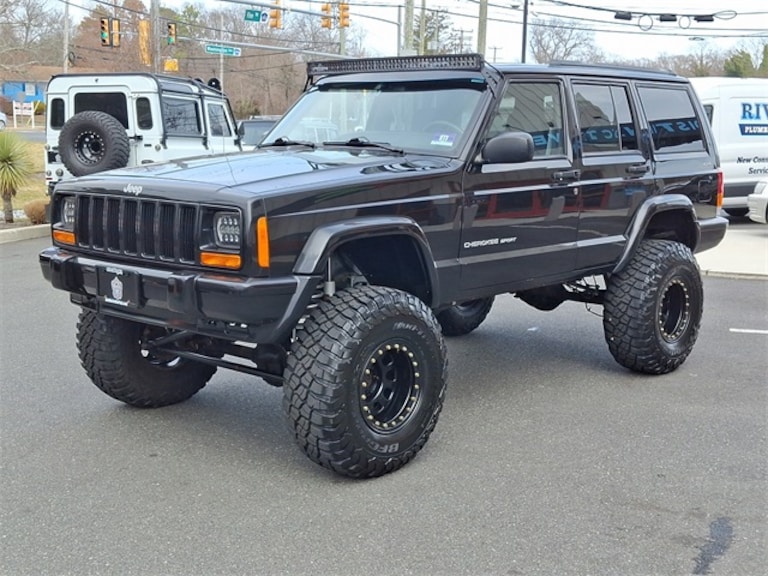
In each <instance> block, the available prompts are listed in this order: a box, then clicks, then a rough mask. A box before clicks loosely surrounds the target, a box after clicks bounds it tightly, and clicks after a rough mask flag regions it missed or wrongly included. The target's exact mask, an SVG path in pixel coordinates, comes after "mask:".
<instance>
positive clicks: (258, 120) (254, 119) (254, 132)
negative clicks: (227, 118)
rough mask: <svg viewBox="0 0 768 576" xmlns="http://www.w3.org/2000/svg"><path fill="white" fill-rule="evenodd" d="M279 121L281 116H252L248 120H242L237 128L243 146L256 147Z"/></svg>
mask: <svg viewBox="0 0 768 576" xmlns="http://www.w3.org/2000/svg"><path fill="white" fill-rule="evenodd" d="M278 120H280V116H251V117H250V118H248V120H241V121H240V124H238V126H237V133H238V134H240V143H241V145H242V146H256V145H257V144H258V143H259V142H261V140H262V138H264V135H265V134H266V133H267V132H269V131H270V129H271V128H272V126H274V125H275V124H276V123H277V121H278Z"/></svg>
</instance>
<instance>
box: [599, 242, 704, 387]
mask: <svg viewBox="0 0 768 576" xmlns="http://www.w3.org/2000/svg"><path fill="white" fill-rule="evenodd" d="M703 303H704V291H703V287H702V282H701V275H700V273H699V267H698V265H697V264H696V260H695V259H694V257H693V254H692V253H691V251H690V249H689V248H688V247H687V246H685V245H684V244H681V243H679V242H673V241H670V240H644V241H643V242H642V243H641V244H640V246H639V247H638V249H637V252H636V253H635V255H634V256H633V257H632V259H631V260H630V261H629V263H628V264H627V266H626V267H625V268H624V269H623V270H622V271H621V272H619V273H618V274H614V275H612V276H611V277H610V278H609V279H608V283H607V289H606V294H605V308H604V315H603V329H604V332H605V340H606V342H608V348H609V349H610V351H611V354H612V355H613V357H614V358H615V359H616V361H617V362H618V363H619V364H621V365H622V366H624V367H626V368H629V369H630V370H634V371H636V372H645V373H647V374H666V373H667V372H671V371H673V370H675V369H676V368H677V367H678V366H680V365H681V364H682V363H683V362H684V361H685V359H686V358H687V357H688V354H690V352H691V350H692V349H693V345H694V344H695V343H696V338H697V336H698V333H699V325H700V324H701V315H702V309H703Z"/></svg>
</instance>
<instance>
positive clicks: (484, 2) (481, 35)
mask: <svg viewBox="0 0 768 576" xmlns="http://www.w3.org/2000/svg"><path fill="white" fill-rule="evenodd" d="M477 20H478V22H477V52H478V54H483V55H484V54H485V34H486V30H487V27H488V0H480V12H479V13H478V15H477Z"/></svg>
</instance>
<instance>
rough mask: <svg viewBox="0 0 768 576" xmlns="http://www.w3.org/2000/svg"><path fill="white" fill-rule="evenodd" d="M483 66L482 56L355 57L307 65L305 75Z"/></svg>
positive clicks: (473, 68)
mask: <svg viewBox="0 0 768 576" xmlns="http://www.w3.org/2000/svg"><path fill="white" fill-rule="evenodd" d="M482 67H483V56H482V55H481V54H441V55H436V56H393V57H390V58H357V59H354V60H351V59H350V60H327V61H322V62H309V63H307V76H308V77H309V79H310V81H313V79H314V77H315V76H329V75H335V74H352V73H355V72H407V71H413V70H472V71H480V70H481V69H482Z"/></svg>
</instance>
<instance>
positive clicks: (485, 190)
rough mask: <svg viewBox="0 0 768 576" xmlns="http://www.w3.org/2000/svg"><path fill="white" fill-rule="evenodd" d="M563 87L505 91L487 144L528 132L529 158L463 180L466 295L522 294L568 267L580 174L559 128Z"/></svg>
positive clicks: (531, 84) (518, 85) (485, 167)
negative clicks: (506, 289) (507, 290)
mask: <svg viewBox="0 0 768 576" xmlns="http://www.w3.org/2000/svg"><path fill="white" fill-rule="evenodd" d="M563 94H564V92H563V85H562V82H561V81H559V80H558V79H556V78H552V79H547V80H541V79H536V80H534V79H531V80H528V81H521V80H519V79H516V80H515V81H512V82H509V83H508V84H507V86H506V89H505V93H504V96H503V98H502V100H501V102H500V106H499V108H498V110H497V112H496V115H495V118H494V120H493V122H492V124H491V126H490V129H489V132H488V134H487V136H486V137H487V138H490V137H493V136H495V135H497V134H500V133H502V132H504V131H522V132H528V133H529V134H531V136H532V137H533V141H534V147H535V151H534V158H533V160H531V161H529V162H524V163H522V164H482V165H479V166H478V167H477V169H476V171H473V172H470V173H468V174H467V175H466V176H465V182H464V190H465V202H466V207H465V215H464V222H463V232H462V239H461V247H460V250H459V258H460V260H461V263H462V281H461V283H462V287H463V288H464V290H466V291H467V295H471V294H472V291H473V290H474V291H476V292H478V291H482V289H483V288H486V287H490V286H504V285H506V286H514V287H515V288H524V287H525V286H526V284H527V283H528V281H532V280H534V279H537V280H539V281H540V280H541V279H542V278H545V277H550V276H553V275H557V274H558V273H559V272H562V271H563V270H569V269H572V267H573V262H574V260H575V258H576V230H577V225H578V212H577V210H578V184H579V174H578V171H577V169H576V166H575V165H574V162H573V157H572V148H571V146H570V144H569V142H568V137H567V134H568V132H567V126H566V124H565V122H564V113H563V110H564V109H565V100H564V96H563Z"/></svg>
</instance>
